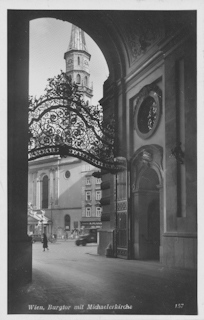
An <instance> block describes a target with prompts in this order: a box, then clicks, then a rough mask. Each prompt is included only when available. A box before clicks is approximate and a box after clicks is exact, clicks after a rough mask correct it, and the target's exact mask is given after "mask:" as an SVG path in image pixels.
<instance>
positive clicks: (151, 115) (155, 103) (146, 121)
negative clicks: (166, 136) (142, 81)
mask: <svg viewBox="0 0 204 320" xmlns="http://www.w3.org/2000/svg"><path fill="white" fill-rule="evenodd" d="M160 113H161V110H160V101H159V96H158V94H157V93H156V92H154V91H150V92H149V93H148V94H146V95H144V96H143V97H142V98H141V99H139V101H138V104H137V106H136V114H135V129H136V131H137V133H138V135H139V136H140V137H141V138H143V139H147V138H149V137H150V136H151V135H152V134H153V133H154V131H155V129H156V127H157V125H158V122H159V118H160Z"/></svg>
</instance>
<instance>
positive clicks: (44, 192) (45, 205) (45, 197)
mask: <svg viewBox="0 0 204 320" xmlns="http://www.w3.org/2000/svg"><path fill="white" fill-rule="evenodd" d="M46 208H48V176H44V177H43V179H42V209H46Z"/></svg>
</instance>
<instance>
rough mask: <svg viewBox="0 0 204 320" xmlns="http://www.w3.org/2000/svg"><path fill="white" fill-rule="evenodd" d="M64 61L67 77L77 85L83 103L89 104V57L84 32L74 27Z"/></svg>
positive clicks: (91, 93)
mask: <svg viewBox="0 0 204 320" xmlns="http://www.w3.org/2000/svg"><path fill="white" fill-rule="evenodd" d="M64 59H65V63H66V73H67V75H69V76H70V77H71V78H72V81H73V82H75V83H76V84H77V85H78V88H79V91H80V92H81V94H82V95H83V99H84V101H85V102H87V103H91V98H92V97H93V86H92V84H91V81H90V70H89V62H90V59H91V55H90V53H89V52H88V50H87V46H86V41H85V34H84V31H83V30H81V29H80V28H79V27H77V26H75V25H72V29H71V36H70V41H69V46H68V49H67V52H65V54H64Z"/></svg>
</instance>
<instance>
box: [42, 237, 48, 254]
mask: <svg viewBox="0 0 204 320" xmlns="http://www.w3.org/2000/svg"><path fill="white" fill-rule="evenodd" d="M43 249H44V250H43V251H45V249H47V250H49V249H48V244H47V236H46V234H45V233H43Z"/></svg>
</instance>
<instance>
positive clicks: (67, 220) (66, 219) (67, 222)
mask: <svg viewBox="0 0 204 320" xmlns="http://www.w3.org/2000/svg"><path fill="white" fill-rule="evenodd" d="M64 227H65V230H67V231H69V230H70V215H69V214H66V215H65V217H64Z"/></svg>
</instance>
